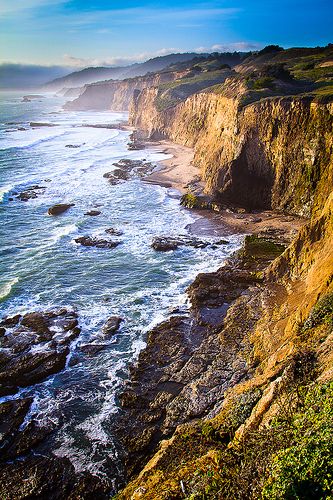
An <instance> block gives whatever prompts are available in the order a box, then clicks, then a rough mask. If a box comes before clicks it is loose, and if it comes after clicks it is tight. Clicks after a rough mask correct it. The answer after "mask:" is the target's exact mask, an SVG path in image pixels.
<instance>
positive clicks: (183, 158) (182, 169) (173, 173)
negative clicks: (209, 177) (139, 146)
mask: <svg viewBox="0 0 333 500" xmlns="http://www.w3.org/2000/svg"><path fill="white" fill-rule="evenodd" d="M147 146H149V149H150V150H153V151H156V152H162V153H165V154H167V155H172V157H171V158H168V159H166V160H162V161H160V162H159V165H160V167H161V169H160V170H158V171H156V172H153V173H152V174H151V175H148V176H147V177H145V182H149V183H151V184H160V185H162V186H164V187H170V188H173V189H177V190H178V191H180V192H181V193H182V194H184V193H186V192H187V185H188V184H189V183H190V182H191V181H193V180H194V179H195V180H198V177H199V175H200V171H199V169H198V168H197V167H195V166H194V165H193V163H192V161H193V156H194V151H193V149H192V148H188V147H186V146H181V145H179V144H174V143H172V142H170V141H166V140H165V141H159V142H158V144H156V143H155V144H154V143H148V144H147Z"/></svg>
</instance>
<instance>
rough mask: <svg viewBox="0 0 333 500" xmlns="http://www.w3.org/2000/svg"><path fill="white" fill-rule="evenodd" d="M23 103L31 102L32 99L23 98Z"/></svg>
mask: <svg viewBox="0 0 333 500" xmlns="http://www.w3.org/2000/svg"><path fill="white" fill-rule="evenodd" d="M22 102H31V99H29V98H28V97H23V99H22Z"/></svg>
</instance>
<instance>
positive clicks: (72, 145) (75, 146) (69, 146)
mask: <svg viewBox="0 0 333 500" xmlns="http://www.w3.org/2000/svg"><path fill="white" fill-rule="evenodd" d="M79 147H81V144H66V146H65V148H74V149H75V148H79Z"/></svg>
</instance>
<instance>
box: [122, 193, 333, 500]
mask: <svg viewBox="0 0 333 500" xmlns="http://www.w3.org/2000/svg"><path fill="white" fill-rule="evenodd" d="M332 224H333V194H331V195H330V196H329V198H328V199H327V200H326V203H325V204H324V205H323V207H322V208H321V210H320V211H319V213H318V215H317V216H314V217H313V219H312V220H311V221H310V222H309V223H308V224H307V225H305V226H304V227H303V228H302V229H301V230H300V232H299V234H298V236H297V237H296V239H295V240H294V241H293V242H292V243H291V244H290V245H289V246H288V248H287V249H286V250H285V251H283V248H281V247H280V246H277V245H276V244H274V243H272V242H270V241H267V240H262V239H260V238H257V237H248V238H247V239H246V240H245V246H244V248H243V250H242V251H241V252H240V254H239V255H238V256H237V257H236V258H235V260H234V261H232V262H229V263H227V264H226V266H224V267H223V268H221V269H220V270H219V271H218V272H217V273H210V274H204V275H199V276H198V277H197V279H196V280H195V282H194V283H193V285H191V287H190V289H189V295H190V298H191V301H192V316H191V318H190V320H189V319H186V318H184V317H174V318H172V319H171V320H170V321H169V322H167V323H165V324H163V325H161V326H160V327H157V328H156V329H154V330H153V331H152V332H150V334H149V336H148V344H147V348H146V349H145V351H143V352H142V353H141V354H140V357H139V360H138V365H137V366H136V367H133V369H132V377H131V380H132V383H131V384H129V386H128V389H127V390H126V391H125V393H124V394H123V395H122V398H121V402H122V407H123V412H124V414H123V416H122V417H121V419H120V428H121V426H122V425H125V428H126V437H125V438H124V435H125V434H121V433H120V435H121V436H123V438H122V439H123V442H124V443H125V446H126V448H127V450H129V451H130V455H129V457H128V464H127V467H128V471H129V473H130V474H132V475H133V473H134V478H133V479H132V481H130V482H129V484H128V485H127V486H126V488H125V489H124V490H123V491H122V492H120V493H119V494H118V495H117V499H118V500H122V499H126V500H128V499H132V500H135V499H138V498H144V499H145V500H152V499H154V500H158V499H161V498H174V499H178V498H179V499H181V498H191V499H201V498H205V499H235V498H237V499H243V498H249V499H250V498H251V499H258V498H266V499H276V500H277V499H282V498H309V497H308V496H304V495H308V494H311V495H314V496H312V497H311V498H326V496H325V495H326V494H329V491H330V489H331V488H332V481H331V480H330V479H329V478H330V475H329V474H330V473H329V470H330V467H331V465H330V464H331V463H332V459H333V457H332V453H331V451H327V450H329V449H330V450H332V448H331V445H332V418H331V415H332V412H333V386H332V384H331V381H332V378H333V371H332V361H333V342H332V333H333V331H332V325H333V323H332V321H333V225H332ZM281 252H282V254H281V255H280V256H278V257H276V258H275V259H274V256H276V255H278V254H279V253H281ZM272 259H273V260H272ZM270 262H271V263H270ZM226 304H228V306H227V308H226V307H224V312H223V313H222V308H221V305H224V306H226ZM207 308H209V310H210V311H211V312H212V311H214V309H215V310H216V311H218V313H219V321H218V323H217V324H216V323H215V324H211V322H210V321H209V319H208V320H207ZM226 309H227V310H226ZM204 312H205V313H204ZM118 425H119V424H118ZM129 428H130V429H131V432H128V429H129ZM118 432H119V427H118ZM161 439H164V440H162V441H161ZM158 442H160V445H159V447H157V444H158ZM154 451H155V454H153V455H152V453H153V452H154ZM149 457H151V459H150V460H148V459H149ZM147 460H148V463H147V464H146V465H145V466H144V467H143V468H142V463H143V462H144V461H147ZM326 461H327V467H326V465H324V463H326ZM138 472H140V473H139V475H137V477H135V473H138ZM290 492H291V493H290ZM318 492H319V493H318ZM288 495H291V496H288ZM295 495H298V496H295ZM302 495H303V496H302ZM316 495H317V496H316Z"/></svg>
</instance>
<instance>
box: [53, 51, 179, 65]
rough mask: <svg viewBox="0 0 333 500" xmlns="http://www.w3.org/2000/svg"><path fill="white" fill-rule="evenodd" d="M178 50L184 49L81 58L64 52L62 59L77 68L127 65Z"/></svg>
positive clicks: (66, 63)
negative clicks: (122, 55)
mask: <svg viewBox="0 0 333 500" xmlns="http://www.w3.org/2000/svg"><path fill="white" fill-rule="evenodd" d="M178 52H184V50H182V49H179V48H176V47H171V48H163V49H160V50H157V51H155V52H142V53H141V54H134V55H131V56H124V57H121V56H110V57H107V58H103V59H101V58H83V57H75V56H71V55H70V54H64V56H63V61H64V64H65V65H66V66H72V67H73V66H75V67H77V68H86V67H87V66H127V65H128V64H133V63H137V62H144V61H147V60H148V59H151V58H152V57H158V56H166V55H168V54H174V53H178Z"/></svg>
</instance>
